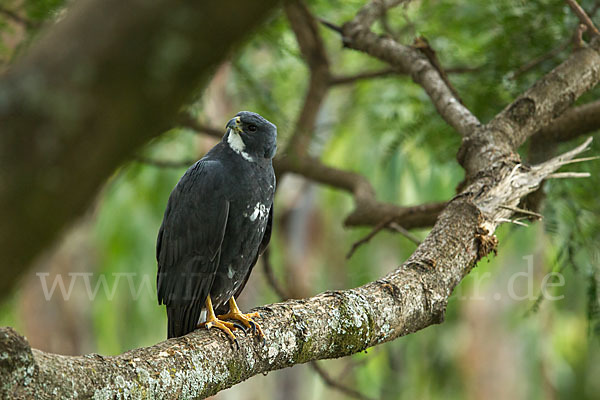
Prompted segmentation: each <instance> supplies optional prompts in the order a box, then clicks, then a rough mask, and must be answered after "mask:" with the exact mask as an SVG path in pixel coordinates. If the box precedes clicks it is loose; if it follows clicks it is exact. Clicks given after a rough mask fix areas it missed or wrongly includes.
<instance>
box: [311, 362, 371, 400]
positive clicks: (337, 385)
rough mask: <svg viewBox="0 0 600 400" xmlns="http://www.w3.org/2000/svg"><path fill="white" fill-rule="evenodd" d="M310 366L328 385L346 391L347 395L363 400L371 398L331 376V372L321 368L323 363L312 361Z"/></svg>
mask: <svg viewBox="0 0 600 400" xmlns="http://www.w3.org/2000/svg"><path fill="white" fill-rule="evenodd" d="M310 366H311V368H312V369H313V370H314V371H315V372H316V373H317V374H318V375H319V376H320V377H321V379H323V381H324V382H325V383H326V384H327V385H328V386H330V387H332V388H334V389H336V390H338V391H340V392H342V393H344V394H345V395H347V396H349V397H353V398H355V399H361V400H370V397H367V396H365V395H364V394H362V393H360V392H359V391H356V390H354V389H352V388H349V387H347V386H344V385H342V384H341V383H339V382H338V381H337V380H335V379H333V378H332V377H331V376H329V374H328V373H327V372H326V371H325V370H324V369H323V368H321V365H320V364H319V363H318V362H316V361H313V362H311V363H310Z"/></svg>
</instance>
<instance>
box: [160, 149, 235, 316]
mask: <svg viewBox="0 0 600 400" xmlns="http://www.w3.org/2000/svg"><path fill="white" fill-rule="evenodd" d="M220 171H221V169H220V165H219V164H216V163H210V162H203V161H199V162H198V163H196V164H195V165H194V166H193V167H192V168H190V169H189V170H188V171H187V172H186V174H185V175H184V176H183V177H182V178H181V180H180V181H179V183H178V184H177V186H176V187H175V189H174V190H173V193H172V194H171V197H170V198H169V203H168V205H167V210H166V211H165V217H164V219H163V224H162V226H161V228H160V231H159V234H158V240H157V246H156V258H157V261H158V276H157V292H158V301H159V304H161V303H162V304H166V305H167V306H187V305H191V304H198V305H202V304H203V303H204V300H205V299H206V296H207V295H208V294H209V292H210V288H211V286H212V283H213V281H214V277H215V273H216V271H217V267H218V265H219V258H220V254H221V245H222V242H223V237H224V235H225V229H226V226H227V219H228V215H229V201H228V200H227V199H226V198H225V197H224V195H223V187H222V182H223V180H222V179H221V177H222V176H221V175H220ZM194 308H197V307H194ZM198 309H199V308H198ZM198 312H199V311H198ZM192 317H195V318H197V317H198V316H192Z"/></svg>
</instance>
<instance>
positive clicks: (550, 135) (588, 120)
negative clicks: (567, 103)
mask: <svg viewBox="0 0 600 400" xmlns="http://www.w3.org/2000/svg"><path fill="white" fill-rule="evenodd" d="M598 129H600V100H596V101H593V102H591V103H587V104H584V105H581V106H577V107H573V108H571V109H569V110H567V111H565V112H564V113H563V114H562V115H561V116H560V117H559V118H557V119H555V120H554V121H552V123H551V124H549V125H546V126H545V127H544V128H542V129H540V130H539V131H538V132H537V133H536V134H535V136H536V137H540V138H543V140H546V141H553V142H566V141H569V140H571V139H574V138H576V137H578V136H580V135H586V134H589V133H591V132H594V131H597V130H598Z"/></svg>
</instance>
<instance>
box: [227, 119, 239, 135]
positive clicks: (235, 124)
mask: <svg viewBox="0 0 600 400" xmlns="http://www.w3.org/2000/svg"><path fill="white" fill-rule="evenodd" d="M241 124H242V120H241V118H240V117H235V118H231V119H230V120H229V122H228V123H227V125H225V128H227V129H231V130H233V131H234V132H236V133H242V128H241V126H240V125H241Z"/></svg>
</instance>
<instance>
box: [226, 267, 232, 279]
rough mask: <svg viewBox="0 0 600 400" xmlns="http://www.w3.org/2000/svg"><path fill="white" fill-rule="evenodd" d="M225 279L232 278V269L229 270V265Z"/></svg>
mask: <svg viewBox="0 0 600 400" xmlns="http://www.w3.org/2000/svg"><path fill="white" fill-rule="evenodd" d="M227 277H228V278H229V279H231V278H233V269H231V265H229V266H228V267H227Z"/></svg>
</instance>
